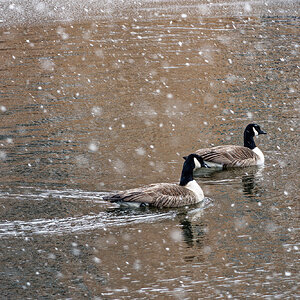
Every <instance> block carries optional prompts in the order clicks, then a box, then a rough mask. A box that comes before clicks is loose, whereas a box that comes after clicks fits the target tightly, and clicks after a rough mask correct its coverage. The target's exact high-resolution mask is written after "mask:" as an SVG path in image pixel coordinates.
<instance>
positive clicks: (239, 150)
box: [195, 145, 260, 167]
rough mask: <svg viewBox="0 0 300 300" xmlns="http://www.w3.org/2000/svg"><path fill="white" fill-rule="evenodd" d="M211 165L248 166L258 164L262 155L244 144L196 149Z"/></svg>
mask: <svg viewBox="0 0 300 300" xmlns="http://www.w3.org/2000/svg"><path fill="white" fill-rule="evenodd" d="M195 153H197V154H198V155H200V156H202V157H203V159H204V161H205V162H206V163H207V164H208V165H209V166H210V167H248V166H255V165H257V164H258V162H259V160H260V157H259V156H258V155H257V154H256V153H255V152H254V151H253V150H251V149H249V148H247V147H243V146H235V145H224V146H216V147H212V148H205V149H199V150H197V151H195Z"/></svg>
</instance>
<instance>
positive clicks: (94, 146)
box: [89, 142, 99, 152]
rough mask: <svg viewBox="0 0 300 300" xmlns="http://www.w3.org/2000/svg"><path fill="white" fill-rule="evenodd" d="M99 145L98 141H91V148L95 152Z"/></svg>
mask: <svg viewBox="0 0 300 300" xmlns="http://www.w3.org/2000/svg"><path fill="white" fill-rule="evenodd" d="M98 148H99V147H98V145H96V143H93V142H92V143H90V144H89V150H91V151H93V152H96V151H97V150H98Z"/></svg>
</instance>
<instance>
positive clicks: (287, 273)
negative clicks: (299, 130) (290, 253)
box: [284, 271, 292, 276]
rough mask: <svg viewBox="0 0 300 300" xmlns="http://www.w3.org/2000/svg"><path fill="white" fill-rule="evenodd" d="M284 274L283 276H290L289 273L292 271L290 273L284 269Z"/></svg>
mask: <svg viewBox="0 0 300 300" xmlns="http://www.w3.org/2000/svg"><path fill="white" fill-rule="evenodd" d="M284 275H285V276H291V275H292V273H291V272H289V271H285V272H284Z"/></svg>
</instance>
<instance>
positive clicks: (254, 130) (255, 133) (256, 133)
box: [253, 127, 258, 136]
mask: <svg viewBox="0 0 300 300" xmlns="http://www.w3.org/2000/svg"><path fill="white" fill-rule="evenodd" d="M253 132H254V135H255V136H258V132H257V131H256V129H255V128H254V127H253Z"/></svg>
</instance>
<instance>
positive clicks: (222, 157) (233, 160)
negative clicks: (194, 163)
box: [195, 124, 266, 168]
mask: <svg viewBox="0 0 300 300" xmlns="http://www.w3.org/2000/svg"><path fill="white" fill-rule="evenodd" d="M260 134H266V132H265V131H263V130H262V129H261V128H260V126H259V125H257V124H249V125H247V127H246V128H245V130H244V146H235V145H223V146H216V147H212V148H205V149H199V150H197V151H195V153H196V154H198V155H200V156H202V158H203V159H204V162H205V163H206V164H208V166H209V167H217V168H223V167H248V166H254V165H262V164H263V163H264V161H265V159H264V155H263V153H262V151H261V150H260V149H259V148H258V147H257V146H256V144H255V142H254V136H257V135H260Z"/></svg>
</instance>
